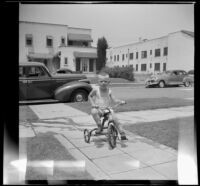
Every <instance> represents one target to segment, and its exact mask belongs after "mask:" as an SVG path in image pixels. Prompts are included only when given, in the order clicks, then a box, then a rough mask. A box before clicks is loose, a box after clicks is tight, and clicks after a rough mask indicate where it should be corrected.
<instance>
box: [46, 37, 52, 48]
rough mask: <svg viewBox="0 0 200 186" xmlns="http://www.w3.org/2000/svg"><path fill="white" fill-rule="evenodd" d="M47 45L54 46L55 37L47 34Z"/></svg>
mask: <svg viewBox="0 0 200 186" xmlns="http://www.w3.org/2000/svg"><path fill="white" fill-rule="evenodd" d="M46 41H47V47H53V38H52V37H51V36H47V40H46Z"/></svg>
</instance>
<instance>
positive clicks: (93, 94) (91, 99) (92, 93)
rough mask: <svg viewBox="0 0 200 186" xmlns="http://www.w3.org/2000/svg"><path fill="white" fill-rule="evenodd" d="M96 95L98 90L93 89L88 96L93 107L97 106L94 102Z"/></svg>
mask: <svg viewBox="0 0 200 186" xmlns="http://www.w3.org/2000/svg"><path fill="white" fill-rule="evenodd" d="M95 95H96V90H95V89H92V91H91V92H90V93H89V95H88V100H89V101H90V103H91V105H92V107H93V106H95V103H94V100H93V96H95Z"/></svg>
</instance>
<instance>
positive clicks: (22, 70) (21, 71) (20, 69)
mask: <svg viewBox="0 0 200 186" xmlns="http://www.w3.org/2000/svg"><path fill="white" fill-rule="evenodd" d="M19 77H25V73H24V68H23V67H19Z"/></svg>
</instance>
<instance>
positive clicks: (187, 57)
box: [106, 30, 194, 73]
mask: <svg viewBox="0 0 200 186" xmlns="http://www.w3.org/2000/svg"><path fill="white" fill-rule="evenodd" d="M106 58H107V61H106V66H108V67H114V66H120V67H121V66H129V65H130V66H133V68H134V71H135V72H138V73H154V72H163V71H166V70H171V69H182V70H186V71H188V70H191V69H194V33H193V32H189V31H185V30H181V31H178V32H174V33H170V34H168V35H167V36H163V37H160V38H156V39H151V40H147V39H144V40H140V41H139V42H137V43H132V44H128V45H124V46H119V47H113V48H109V49H107V51H106Z"/></svg>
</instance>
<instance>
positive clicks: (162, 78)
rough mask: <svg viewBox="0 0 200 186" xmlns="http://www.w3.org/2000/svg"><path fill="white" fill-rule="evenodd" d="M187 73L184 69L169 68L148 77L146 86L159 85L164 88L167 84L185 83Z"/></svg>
mask: <svg viewBox="0 0 200 186" xmlns="http://www.w3.org/2000/svg"><path fill="white" fill-rule="evenodd" d="M186 75H187V72H186V71H184V70H168V71H165V72H163V73H158V74H157V75H152V76H151V77H150V78H147V79H146V81H145V87H146V88H147V87H153V86H159V87H160V88H163V87H165V86H167V85H183V79H184V77H185V76H186Z"/></svg>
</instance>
